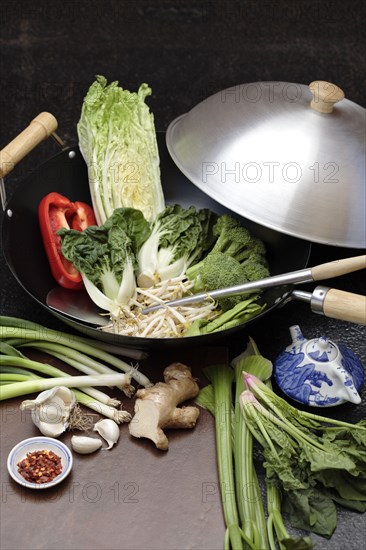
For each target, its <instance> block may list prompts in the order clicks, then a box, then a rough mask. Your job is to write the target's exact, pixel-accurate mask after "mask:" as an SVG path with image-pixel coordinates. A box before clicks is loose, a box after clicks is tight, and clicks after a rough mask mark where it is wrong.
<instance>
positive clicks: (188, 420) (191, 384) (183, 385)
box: [129, 363, 199, 451]
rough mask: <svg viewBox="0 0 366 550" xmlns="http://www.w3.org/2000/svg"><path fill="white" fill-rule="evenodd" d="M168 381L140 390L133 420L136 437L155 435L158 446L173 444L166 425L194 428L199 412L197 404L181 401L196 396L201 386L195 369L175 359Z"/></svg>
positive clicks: (151, 437)
mask: <svg viewBox="0 0 366 550" xmlns="http://www.w3.org/2000/svg"><path fill="white" fill-rule="evenodd" d="M163 376H164V382H158V383H157V384H155V385H154V386H152V387H151V388H146V389H145V388H144V389H140V390H138V391H137V392H136V397H137V399H136V403H135V415H134V417H133V418H132V420H131V422H130V424H129V431H130V434H131V435H132V436H134V437H146V438H148V439H151V440H152V441H153V442H154V443H155V445H156V447H157V448H158V449H161V450H163V451H166V450H167V449H168V446H169V441H168V438H167V437H166V435H165V433H164V432H163V429H164V428H181V429H186V428H193V427H194V426H195V425H196V421H197V418H198V416H199V409H198V408H197V407H191V406H187V407H182V408H178V407H177V405H178V404H179V403H182V402H183V401H186V400H187V399H192V398H193V397H196V395H197V394H198V392H199V386H198V384H197V382H196V380H195V379H194V378H192V373H191V369H190V368H189V367H187V366H186V365H183V364H182V363H172V364H171V365H169V366H168V367H166V369H165V370H164V373H163Z"/></svg>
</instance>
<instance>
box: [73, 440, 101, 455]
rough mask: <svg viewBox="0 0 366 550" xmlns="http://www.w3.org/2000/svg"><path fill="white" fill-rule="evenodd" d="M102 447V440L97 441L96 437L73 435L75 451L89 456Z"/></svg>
mask: <svg viewBox="0 0 366 550" xmlns="http://www.w3.org/2000/svg"><path fill="white" fill-rule="evenodd" d="M101 446H102V441H101V439H96V438H95V437H87V436H82V435H73V436H72V438H71V447H72V449H73V451H75V452H77V453H79V454H82V455H87V454H90V453H94V452H95V451H97V450H98V449H100V448H101Z"/></svg>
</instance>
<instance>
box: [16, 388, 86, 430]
mask: <svg viewBox="0 0 366 550" xmlns="http://www.w3.org/2000/svg"><path fill="white" fill-rule="evenodd" d="M75 405H76V398H75V395H74V393H73V392H72V391H71V390H70V389H69V388H66V387H64V386H56V387H55V388H52V389H50V390H45V391H43V392H41V393H40V394H39V395H38V396H37V397H36V399H28V400H25V401H23V402H22V403H21V405H20V410H22V411H24V410H30V411H31V414H32V420H33V423H34V424H35V425H36V426H37V428H38V429H39V430H40V432H41V433H42V434H43V435H46V436H48V437H57V436H59V435H61V434H62V433H63V432H64V431H65V430H66V429H67V427H68V425H69V418H70V414H71V411H72V409H73V408H74V406H75Z"/></svg>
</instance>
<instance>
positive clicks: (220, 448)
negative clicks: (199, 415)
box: [197, 365, 244, 550]
mask: <svg viewBox="0 0 366 550" xmlns="http://www.w3.org/2000/svg"><path fill="white" fill-rule="evenodd" d="M204 372H205V375H206V376H207V377H208V378H209V380H210V381H211V384H212V388H213V398H214V409H215V415H214V416H215V427H216V448H217V463H218V474H219V480H220V489H221V499H222V504H223V509H224V516H225V524H226V528H227V529H226V536H225V550H229V549H230V548H232V549H235V550H240V549H242V548H244V547H243V533H242V531H241V529H240V526H239V515H238V509H237V504H236V497H235V481H234V468H233V449H232V397H231V390H232V384H233V380H234V373H233V371H232V370H231V369H229V368H227V366H226V365H215V366H212V367H209V368H208V369H205V371H204ZM197 402H198V403H199V400H198V401H197Z"/></svg>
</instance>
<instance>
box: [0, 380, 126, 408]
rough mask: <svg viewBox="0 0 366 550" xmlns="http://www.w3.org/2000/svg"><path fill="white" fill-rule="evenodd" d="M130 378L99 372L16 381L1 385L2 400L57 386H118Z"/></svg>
mask: <svg viewBox="0 0 366 550" xmlns="http://www.w3.org/2000/svg"><path fill="white" fill-rule="evenodd" d="M129 382H130V378H129V376H128V375H126V374H120V373H115V374H98V375H94V376H69V377H59V378H40V379H38V380H36V379H34V380H29V381H26V382H14V383H13V384H7V385H6V386H5V387H3V386H1V387H0V401H4V400H5V399H11V398H12V397H19V396H20V395H26V394H28V393H34V392H40V391H43V390H49V389H50V388H54V387H56V386H66V387H67V388H80V387H84V386H118V385H121V386H122V385H124V384H129Z"/></svg>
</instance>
